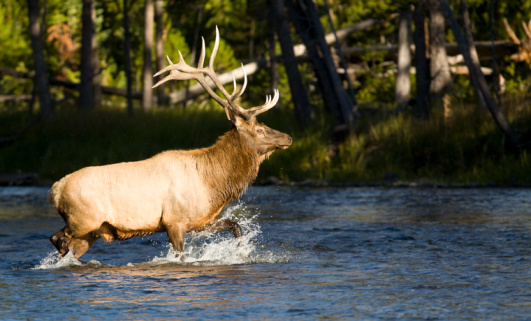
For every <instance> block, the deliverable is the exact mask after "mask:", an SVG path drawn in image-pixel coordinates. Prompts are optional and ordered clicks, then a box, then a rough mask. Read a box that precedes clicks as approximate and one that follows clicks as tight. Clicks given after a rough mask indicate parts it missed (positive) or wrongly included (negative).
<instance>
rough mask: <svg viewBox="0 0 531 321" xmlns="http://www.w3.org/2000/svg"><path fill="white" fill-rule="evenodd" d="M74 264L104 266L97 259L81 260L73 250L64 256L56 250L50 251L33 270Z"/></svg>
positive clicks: (72, 265)
mask: <svg viewBox="0 0 531 321" xmlns="http://www.w3.org/2000/svg"><path fill="white" fill-rule="evenodd" d="M74 266H90V267H100V266H103V264H101V263H100V262H98V261H96V260H91V261H90V262H83V261H80V260H78V259H77V258H76V257H75V255H74V254H72V252H69V253H67V254H66V255H65V256H62V255H61V254H60V253H59V252H57V251H54V252H50V253H48V255H47V256H46V257H45V258H44V259H42V260H41V261H40V262H39V264H38V265H36V266H34V267H33V270H49V269H59V268H65V267H74Z"/></svg>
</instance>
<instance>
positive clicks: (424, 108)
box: [415, 0, 431, 118]
mask: <svg viewBox="0 0 531 321" xmlns="http://www.w3.org/2000/svg"><path fill="white" fill-rule="evenodd" d="M425 23H426V0H419V3H418V4H417V6H416V7H415V69H416V71H417V72H416V74H415V80H416V90H417V115H418V116H419V117H421V118H429V117H430V113H431V111H430V95H429V94H428V93H429V91H430V75H429V72H428V71H429V63H428V59H427V58H426V29H425V26H426V24H425Z"/></svg>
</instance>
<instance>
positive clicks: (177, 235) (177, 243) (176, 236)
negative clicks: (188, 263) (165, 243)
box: [166, 224, 186, 261]
mask: <svg viewBox="0 0 531 321" xmlns="http://www.w3.org/2000/svg"><path fill="white" fill-rule="evenodd" d="M166 231H167V232H168V238H169V240H170V244H171V245H172V246H173V250H174V251H176V252H177V253H179V256H180V257H181V261H184V237H185V235H186V229H185V227H184V226H183V225H180V224H176V225H166Z"/></svg>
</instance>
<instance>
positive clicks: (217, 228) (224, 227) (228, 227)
mask: <svg viewBox="0 0 531 321" xmlns="http://www.w3.org/2000/svg"><path fill="white" fill-rule="evenodd" d="M201 231H207V232H209V233H217V232H224V231H230V232H232V234H234V237H235V238H239V237H240V236H242V228H241V226H240V224H238V223H236V222H234V221H231V220H228V219H224V220H217V221H214V222H212V223H210V224H208V225H205V226H203V227H202V228H201V229H199V230H198V232H201Z"/></svg>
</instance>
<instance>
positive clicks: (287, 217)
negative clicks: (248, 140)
mask: <svg viewBox="0 0 531 321" xmlns="http://www.w3.org/2000/svg"><path fill="white" fill-rule="evenodd" d="M46 194H47V189H46V188H0V258H1V261H0V319H24V320H26V319H49V320H59V319H65V318H73V319H87V320H95V319H104V318H105V319H131V320H132V319H134V320H152V319H169V320H174V319H215V320H218V319H241V320H249V319H251V320H256V319H260V320H264V319H301V320H307V319H326V318H330V319H362V320H367V319H432V320H438V319H439V320H447V319H459V320H463V319H469V320H481V319H484V320H487V319H488V320H526V319H531V273H530V272H531V270H530V268H531V233H530V231H531V190H525V189H387V188H327V189H312V188H291V187H280V188H276V187H253V188H251V189H250V190H249V191H248V192H247V193H246V195H245V196H244V197H243V198H242V200H241V201H239V202H236V203H234V204H231V206H229V207H227V209H226V210H225V211H224V212H223V214H222V215H224V216H225V217H231V218H232V219H234V220H236V221H238V222H239V223H240V224H241V225H242V227H243V232H244V233H243V234H244V236H243V237H242V238H241V239H240V240H235V239H234V238H233V237H232V235H231V234H229V233H219V234H216V235H209V234H195V235H189V236H187V239H186V244H185V249H186V258H185V261H184V262H182V261H180V260H177V259H175V258H174V255H173V253H172V251H171V249H170V248H169V246H168V242H167V238H166V235H165V234H163V233H161V234H157V235H151V236H146V237H139V238H133V239H130V240H127V241H124V242H114V243H111V244H108V243H104V242H102V241H101V240H99V241H97V242H96V243H95V244H94V246H93V247H92V248H91V249H90V250H89V251H88V252H87V253H86V254H85V255H83V257H82V258H81V259H82V261H83V262H81V261H78V260H76V259H75V258H73V257H69V256H67V257H65V258H62V259H60V258H59V257H58V255H57V254H56V252H55V251H54V248H53V246H52V244H51V243H50V242H49V241H48V237H49V235H50V234H52V233H54V232H56V231H57V230H59V229H61V228H62V227H63V225H64V224H63V221H62V219H61V218H60V216H59V215H57V214H56V213H55V212H54V210H53V209H52V208H51V206H49V205H48V204H46V202H45V199H46Z"/></svg>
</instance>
